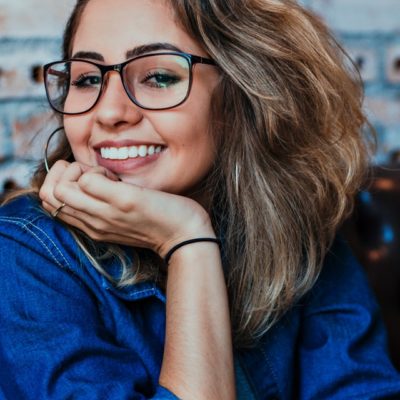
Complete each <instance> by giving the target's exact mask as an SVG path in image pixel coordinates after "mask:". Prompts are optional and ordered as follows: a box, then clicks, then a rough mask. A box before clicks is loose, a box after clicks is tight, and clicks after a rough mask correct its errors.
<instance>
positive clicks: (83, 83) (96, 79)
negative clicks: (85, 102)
mask: <svg viewBox="0 0 400 400" xmlns="http://www.w3.org/2000/svg"><path fill="white" fill-rule="evenodd" d="M100 85H101V77H100V76H97V75H84V74H82V75H81V76H79V77H78V78H77V79H75V80H73V81H72V82H71V86H75V87H77V88H78V89H81V88H82V89H85V88H91V87H94V86H100Z"/></svg>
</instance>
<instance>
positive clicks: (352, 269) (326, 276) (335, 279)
mask: <svg viewBox="0 0 400 400" xmlns="http://www.w3.org/2000/svg"><path fill="white" fill-rule="evenodd" d="M306 303H307V305H308V310H309V311H310V312H312V311H313V310H315V308H318V309H322V308H326V307H332V306H334V305H337V304H339V303H342V304H344V303H356V304H363V305H364V306H365V307H367V308H376V303H375V299H374V296H373V294H372V292H371V289H370V287H369V284H368V281H367V278H366V274H365V272H364V269H363V267H362V266H361V265H360V263H359V262H358V260H357V259H356V258H355V256H354V255H353V253H352V251H351V249H350V247H349V245H348V244H347V242H346V241H345V240H344V239H342V238H341V237H337V238H336V240H335V242H334V243H333V245H332V247H331V248H330V250H329V251H328V252H327V254H326V257H325V261H324V265H323V267H322V271H321V274H320V276H319V278H318V280H317V282H316V283H315V285H314V287H313V289H312V290H311V291H310V293H309V294H308V295H307V296H306Z"/></svg>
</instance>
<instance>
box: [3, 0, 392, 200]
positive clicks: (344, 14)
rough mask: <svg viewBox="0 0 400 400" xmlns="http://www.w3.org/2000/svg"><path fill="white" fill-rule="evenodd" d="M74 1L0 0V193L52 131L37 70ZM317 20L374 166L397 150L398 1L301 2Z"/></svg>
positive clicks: (22, 177) (29, 164) (20, 178)
mask: <svg viewBox="0 0 400 400" xmlns="http://www.w3.org/2000/svg"><path fill="white" fill-rule="evenodd" d="M74 2H75V1H74V0H58V1H54V0H18V1H13V2H10V1H9V0H0V192H1V190H2V187H3V186H4V184H7V181H8V180H9V179H10V178H12V179H13V180H14V181H15V182H17V183H18V184H19V185H25V184H26V183H27V181H28V179H29V175H30V174H31V172H32V170H33V168H34V166H35V163H36V162H37V160H38V159H39V158H40V157H42V154H43V147H44V143H45V141H46V138H47V136H48V135H49V134H50V132H51V131H52V130H53V129H54V127H55V126H56V122H55V121H54V120H51V119H50V116H49V113H48V107H47V104H46V101H45V98H44V90H43V87H42V82H41V70H40V66H41V65H42V64H44V63H46V62H49V61H52V60H55V59H58V58H59V57H60V52H59V46H60V36H61V34H62V29H63V26H64V24H65V20H66V18H67V16H68V13H69V11H70V9H71V7H72V5H73V4H74ZM302 3H304V4H305V5H306V6H307V7H309V8H310V9H312V10H314V11H315V12H316V13H317V14H319V15H321V17H322V18H324V19H325V20H326V21H327V22H328V24H329V25H330V26H331V27H332V29H333V30H334V31H335V32H336V33H337V36H338V38H339V40H340V41H341V42H342V44H343V45H344V47H345V48H346V49H347V50H348V52H349V53H350V54H351V55H352V57H353V58H354V60H355V61H356V63H357V64H358V65H359V67H360V70H361V74H362V77H363V79H364V82H365V92H366V100H365V108H366V110H367V112H368V114H369V116H370V119H371V121H372V122H373V124H374V125H375V127H376V129H377V131H378V134H379V149H378V153H377V155H376V162H385V161H387V159H388V158H389V156H390V155H389V154H390V152H393V151H396V150H399V149H400V18H399V16H400V1H399V0H380V1H379V2H378V1H376V0H302Z"/></svg>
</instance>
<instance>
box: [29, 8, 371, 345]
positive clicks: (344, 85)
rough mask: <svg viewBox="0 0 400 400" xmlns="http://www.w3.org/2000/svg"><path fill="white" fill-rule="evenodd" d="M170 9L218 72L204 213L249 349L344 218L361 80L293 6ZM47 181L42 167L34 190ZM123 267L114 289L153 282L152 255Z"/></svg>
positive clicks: (241, 340) (364, 152) (64, 153)
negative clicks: (219, 241)
mask: <svg viewBox="0 0 400 400" xmlns="http://www.w3.org/2000/svg"><path fill="white" fill-rule="evenodd" d="M88 1H89V0H78V1H77V4H76V6H75V8H74V10H73V12H72V15H71V17H70V19H69V21H68V24H67V26H66V29H65V33H64V40H63V54H64V58H68V57H70V55H71V47H72V43H73V40H74V36H75V33H76V30H77V27H78V25H79V22H80V19H81V16H82V13H83V11H84V9H85V6H86V5H87V3H88ZM169 2H170V4H171V6H172V8H173V10H174V13H175V17H176V21H177V23H178V24H180V25H181V26H182V27H183V29H184V30H185V31H186V32H188V34H189V35H190V36H191V37H192V38H193V39H194V40H195V41H196V42H198V43H199V44H200V45H201V46H202V47H203V48H204V49H205V51H206V52H207V53H208V54H209V55H210V57H212V58H213V59H214V60H215V61H216V63H217V64H218V66H219V69H220V73H221V81H220V84H219V85H218V87H217V88H216V90H215V94H214V96H213V116H212V118H211V121H212V122H211V123H212V125H213V126H212V127H211V132H212V134H213V136H214V137H215V139H216V141H217V144H218V147H219V151H218V152H217V155H216V157H217V159H216V161H215V166H214V168H213V171H212V173H211V174H210V176H209V177H208V182H207V187H208V189H209V191H210V197H211V207H210V210H209V211H210V215H211V218H212V221H213V224H214V228H215V230H216V232H217V234H218V235H220V236H221V237H222V238H223V243H224V245H223V254H224V257H223V264H224V271H225V276H226V282H227V287H228V293H229V300H230V310H231V320H232V330H233V338H234V343H235V346H237V347H244V346H251V345H253V344H255V343H256V342H257V339H258V338H260V337H261V336H262V335H263V334H264V333H265V332H266V331H268V330H269V329H270V328H271V326H272V325H273V324H274V323H275V322H276V321H277V320H278V319H279V318H280V317H281V316H282V315H283V314H284V313H285V312H286V311H287V310H288V309H289V308H290V307H291V306H293V304H294V303H295V302H297V301H298V300H299V299H300V298H301V297H302V296H303V295H304V294H305V293H306V292H307V291H308V290H309V289H310V288H311V287H312V286H313V284H314V282H315V280H316V279H317V277H318V274H319V272H320V270H321V268H322V263H323V259H324V257H325V254H326V252H327V251H328V249H329V247H330V246H331V244H332V241H333V239H334V237H335V234H336V231H337V229H338V227H339V226H340V224H341V223H342V221H343V220H344V219H345V218H346V216H348V214H349V213H350V211H351V210H352V206H353V198H354V195H355V193H356V192H357V190H358V188H359V187H360V185H361V184H362V182H363V179H364V176H365V171H366V167H367V165H368V160H369V150H370V143H371V141H369V140H367V136H366V135H364V134H363V129H362V128H363V127H365V126H369V124H368V122H367V120H366V118H365V116H364V114H363V112H362V109H361V107H362V97H363V93H362V89H361V84H360V79H359V75H358V74H357V72H356V71H355V67H354V66H353V64H352V63H351V62H349V60H348V58H347V56H346V54H345V52H344V51H343V50H342V48H341V47H340V45H339V44H338V43H337V42H336V41H335V39H334V38H333V37H332V35H331V34H330V32H329V31H328V30H327V28H326V26H325V25H324V24H323V23H322V22H321V21H320V20H319V19H318V18H317V17H316V16H315V15H313V14H312V13H311V12H309V11H307V10H306V9H304V8H302V7H301V6H299V5H298V4H297V3H296V2H295V1H293V0H241V1H239V0H169ZM372 136H373V135H372ZM58 159H64V160H72V159H73V155H72V152H71V148H70V146H69V144H68V142H67V140H66V138H65V137H64V138H63V140H62V141H61V142H60V144H59V145H58V147H57V148H56V149H55V150H54V152H53V153H52V154H51V156H50V157H49V161H50V163H52V162H54V161H55V160H58ZM45 174H46V172H45V169H44V165H41V166H40V167H39V168H38V170H37V172H36V174H35V175H34V177H33V180H32V187H33V188H34V190H36V191H37V190H38V189H39V188H40V186H41V185H42V183H43V181H44V178H45ZM213 188H217V189H213ZM71 229H72V231H74V232H75V234H76V230H75V229H74V228H71ZM76 235H78V234H76ZM83 236H84V235H83ZM83 236H82V235H78V236H77V240H78V242H79V243H80V244H81V246H82V247H83V248H84V249H85V251H86V253H87V254H88V255H89V256H90V257H91V260H92V262H93V265H95V266H96V268H98V269H99V271H100V272H102V273H104V274H106V272H105V270H104V269H103V268H102V265H101V260H100V259H99V256H98V254H97V255H96V248H98V244H97V243H96V242H94V241H90V240H89V239H87V238H86V239H82V237H83ZM107 250H108V251H109V252H111V253H113V254H121V251H119V252H118V249H116V248H115V246H114V247H113V246H112V245H109V246H108V247H107ZM138 254H139V258H140V259H141V261H143V259H144V258H146V254H145V253H138ZM103 255H104V252H103ZM100 258H101V257H100ZM121 260H122V263H123V264H124V263H125V264H126V262H125V261H124V260H123V259H121ZM125 264H124V271H125V273H124V274H123V275H122V277H121V279H120V280H119V282H118V283H119V284H120V285H127V284H133V283H135V282H138V281H140V280H147V279H159V278H160V276H159V274H158V271H159V265H157V262H156V259H155V258H151V257H150V258H149V257H147V263H146V262H144V263H143V262H142V263H141V264H140V265H141V273H140V274H139V273H138V268H137V267H136V266H132V265H128V264H126V265H125ZM163 279H165V276H164V277H163Z"/></svg>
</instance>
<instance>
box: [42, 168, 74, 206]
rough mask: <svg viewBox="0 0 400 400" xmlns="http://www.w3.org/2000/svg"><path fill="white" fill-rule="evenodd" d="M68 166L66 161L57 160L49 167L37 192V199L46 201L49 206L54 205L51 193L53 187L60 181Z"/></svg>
mask: <svg viewBox="0 0 400 400" xmlns="http://www.w3.org/2000/svg"><path fill="white" fill-rule="evenodd" d="M68 165H69V163H68V162H67V161H64V160H59V161H57V162H56V163H55V164H54V165H53V166H52V167H51V169H50V171H49V172H48V173H47V175H46V178H45V180H44V182H43V185H42V186H41V188H40V191H39V197H40V199H41V200H42V201H46V202H47V203H50V204H53V203H56V200H55V198H54V193H53V191H54V187H55V186H56V184H57V182H58V181H59V180H60V178H61V176H62V175H63V173H64V171H65V169H66V168H67V167H68Z"/></svg>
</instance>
